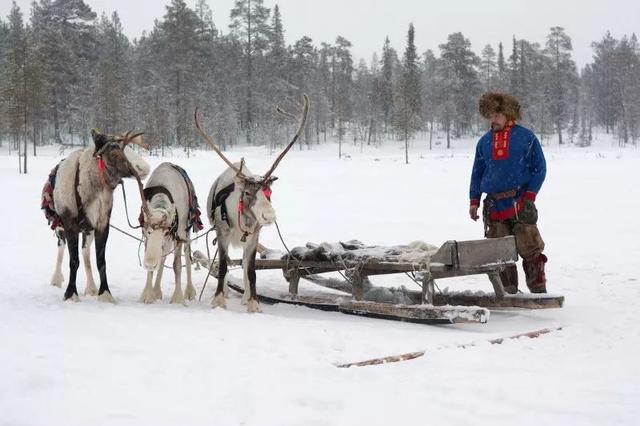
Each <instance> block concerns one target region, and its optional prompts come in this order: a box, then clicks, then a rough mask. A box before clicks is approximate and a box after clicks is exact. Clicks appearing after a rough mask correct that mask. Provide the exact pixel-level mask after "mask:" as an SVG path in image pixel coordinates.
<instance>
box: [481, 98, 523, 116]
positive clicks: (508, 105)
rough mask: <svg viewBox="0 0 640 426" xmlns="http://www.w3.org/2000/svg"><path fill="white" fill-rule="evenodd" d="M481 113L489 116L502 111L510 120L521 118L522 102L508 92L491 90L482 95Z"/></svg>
mask: <svg viewBox="0 0 640 426" xmlns="http://www.w3.org/2000/svg"><path fill="white" fill-rule="evenodd" d="M478 110H479V111H480V115H482V116H483V117H484V118H487V119H488V118H489V116H490V115H491V114H492V113H494V112H495V113H502V114H504V115H505V116H506V117H507V118H508V119H509V120H520V118H521V114H520V102H518V100H517V99H516V98H514V97H513V96H511V95H508V94H506V93H497V92H489V93H485V94H484V95H482V96H481V97H480V102H479V103H478Z"/></svg>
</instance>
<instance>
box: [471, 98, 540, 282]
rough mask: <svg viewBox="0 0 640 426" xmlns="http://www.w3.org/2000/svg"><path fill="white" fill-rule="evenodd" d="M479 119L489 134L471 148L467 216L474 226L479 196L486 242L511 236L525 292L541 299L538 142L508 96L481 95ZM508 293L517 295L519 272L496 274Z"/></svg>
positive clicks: (510, 269)
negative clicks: (488, 126) (527, 289)
mask: <svg viewBox="0 0 640 426" xmlns="http://www.w3.org/2000/svg"><path fill="white" fill-rule="evenodd" d="M479 110H480V114H481V115H482V116H483V117H484V118H486V119H487V120H488V121H489V124H490V126H491V130H489V131H488V132H487V133H486V134H485V135H484V136H483V137H482V138H481V139H480V140H479V141H478V145H477V147H476V155H475V160H474V162H473V170H472V172H471V186H470V190H469V197H470V199H471V202H470V207H469V216H470V217H471V219H473V220H478V218H479V216H478V207H479V206H480V197H481V195H482V193H486V194H487V196H486V197H485V199H484V201H483V208H482V213H483V214H482V219H483V221H484V227H485V237H487V238H498V237H504V236H507V235H513V236H515V238H516V247H517V250H518V254H519V255H520V257H522V259H523V261H522V266H523V268H524V272H525V275H526V280H527V287H529V290H530V291H531V292H532V293H546V292H547V289H546V282H547V280H546V277H545V273H544V265H545V263H546V262H547V257H546V256H545V255H544V254H542V251H543V250H544V241H543V240H542V237H541V236H540V232H539V231H538V227H537V226H536V223H537V221H538V211H537V209H536V206H535V204H534V201H535V200H536V194H537V193H538V191H540V187H541V186H542V183H543V182H544V178H545V175H546V170H547V169H546V162H545V159H544V154H543V153H542V147H541V146H540V142H539V141H538V138H537V137H536V136H535V135H534V134H533V132H531V131H530V130H529V129H526V128H524V127H522V126H520V125H518V124H516V120H519V119H520V104H519V103H518V101H517V100H516V99H515V98H514V97H513V96H510V95H508V94H503V93H486V94H484V95H482V97H481V98H480V102H479ZM500 278H501V279H502V283H503V285H504V289H505V291H506V292H507V293H512V294H513V293H516V292H517V291H518V270H517V268H516V266H515V265H512V266H509V267H507V268H506V269H505V270H504V271H503V272H501V273H500Z"/></svg>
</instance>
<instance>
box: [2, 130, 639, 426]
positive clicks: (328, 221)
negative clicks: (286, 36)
mask: <svg viewBox="0 0 640 426" xmlns="http://www.w3.org/2000/svg"><path fill="white" fill-rule="evenodd" d="M399 145H400V144H392V143H389V144H387V145H385V146H384V147H383V148H379V149H376V148H369V149H365V151H364V152H360V148H359V147H355V146H351V145H347V146H346V147H345V151H346V152H347V153H348V154H349V155H350V158H349V159H345V160H342V161H340V160H338V159H337V146H335V145H332V144H327V145H324V146H321V147H318V148H317V149H314V150H313V151H306V150H305V151H298V150H294V151H292V152H291V154H290V155H289V156H288V157H287V158H286V160H285V161H284V162H283V163H282V165H281V166H280V168H279V170H278V172H277V175H278V176H280V180H279V181H278V182H276V184H275V185H274V188H273V189H274V192H273V201H274V205H275V207H276V210H277V213H278V217H279V223H280V226H281V229H282V232H283V233H284V236H285V238H286V240H287V243H288V244H289V245H290V246H295V245H302V244H304V243H306V242H307V241H315V242H321V241H338V240H347V239H354V238H355V239H360V240H362V241H364V242H366V243H372V244H399V243H408V242H410V241H413V240H424V241H427V242H430V243H433V244H441V243H442V242H443V241H445V240H447V239H459V240H464V239H476V238H480V237H481V235H482V229H481V228H482V227H481V225H480V224H479V223H474V222H472V221H470V220H469V219H468V216H467V210H468V199H467V193H468V192H467V188H468V179H469V172H470V168H471V162H472V153H473V150H472V145H473V141H466V142H465V143H462V142H455V145H456V149H452V150H449V151H447V150H444V149H442V147H441V146H437V147H436V148H437V149H435V150H434V151H431V152H429V151H427V150H425V149H423V148H421V147H420V146H421V145H422V146H424V145H425V142H415V143H414V147H413V148H412V152H411V164H409V165H408V166H407V165H405V164H403V163H404V156H403V151H402V150H401V148H400V147H399ZM545 151H546V155H547V162H548V169H549V172H548V176H547V182H546V184H545V186H544V187H543V190H542V191H541V193H540V196H539V200H538V208H539V210H540V212H541V217H540V229H541V232H542V235H543V237H544V239H545V240H546V242H547V250H546V253H547V255H548V257H549V263H548V277H549V284H548V287H549V289H550V290H551V291H552V292H554V293H561V294H564V295H565V296H566V306H565V307H564V308H563V309H561V310H551V311H538V312H526V311H517V312H503V313H493V314H492V316H491V318H490V320H489V323H487V324H484V325H481V324H473V325H457V326H437V327H436V326H424V325H415V324H404V323H396V322H386V321H381V320H372V319H363V318H356V317H349V316H346V315H342V314H339V313H325V312H318V311H313V310H310V309H307V308H302V307H290V306H277V305H276V306H266V305H263V306H262V309H263V311H264V313H262V314H256V315H251V314H247V313H246V312H245V308H244V307H242V306H240V303H239V302H240V301H239V299H238V298H236V297H234V298H232V299H231V300H230V302H229V309H228V310H227V311H222V310H219V309H216V310H213V309H211V308H210V305H209V299H210V298H211V295H212V291H213V286H211V285H210V286H209V287H208V289H207V291H206V292H205V297H206V299H207V301H205V300H204V298H203V302H201V303H198V302H193V303H191V304H190V306H189V307H183V306H173V305H170V304H169V303H168V297H167V296H169V297H170V294H171V292H172V291H173V284H172V276H171V274H170V271H169V270H167V272H166V273H165V280H164V283H165V284H164V287H163V290H164V295H165V299H164V300H162V301H161V302H158V303H156V304H155V305H142V304H139V303H137V302H136V301H137V299H138V296H139V294H140V292H141V291H142V288H143V286H144V278H145V273H144V271H143V270H142V269H141V268H140V267H139V266H138V260H137V255H136V251H137V247H138V246H137V243H136V242H134V241H132V240H130V239H127V238H126V237H123V236H122V235H120V234H118V233H116V232H112V234H111V237H110V240H109V246H108V253H107V265H108V273H109V279H110V283H111V284H110V285H111V289H112V292H113V294H114V296H115V297H116V298H117V300H118V303H117V304H116V305H107V304H102V303H99V302H97V301H96V300H95V299H93V298H89V297H82V301H81V302H80V303H64V302H62V293H63V290H60V289H57V288H54V287H51V286H49V285H48V282H49V278H50V275H51V272H52V270H53V263H54V255H55V239H54V238H53V236H52V233H51V231H49V229H48V228H47V226H46V223H45V219H44V217H43V215H42V213H41V211H40V210H39V203H40V191H41V188H42V185H43V183H44V181H45V179H46V176H47V174H48V172H49V170H50V169H51V167H53V165H54V164H55V163H56V162H57V159H58V155H57V152H56V151H50V152H48V153H47V152H43V153H42V154H41V155H39V156H38V157H37V158H35V159H32V158H31V157H30V158H29V161H30V165H29V174H28V175H27V176H24V175H18V174H17V161H16V158H15V156H12V157H9V156H7V153H6V151H3V153H2V154H3V155H1V156H0V199H1V200H2V204H3V205H2V209H1V210H0V223H2V224H4V228H3V232H2V238H1V239H0V253H2V254H3V255H4V256H3V257H2V259H1V260H0V267H1V270H2V274H1V275H0V342H2V344H1V346H0V425H12V426H13V425H16V426H17V425H92V426H99V425H151V424H153V425H165V424H166V425H174V424H185V425H240V424H242V425H359V424H367V425H392V424H398V425H401V424H415V421H417V420H420V421H421V422H422V423H431V422H434V421H437V422H438V423H441V424H447V425H468V424H470V423H472V422H473V423H476V424H488V423H489V422H491V423H492V424H494V425H503V424H504V425H514V424H518V425H540V424H549V425H551V424H553V425H603V424H607V425H614V424H629V425H631V424H638V423H639V422H640V366H639V363H638V361H637V354H638V353H639V352H640V334H639V333H638V325H637V317H638V314H637V310H638V305H639V302H638V300H639V299H640V291H639V285H640V267H639V266H638V265H639V264H640V263H639V261H638V259H640V242H639V237H640V224H639V221H638V212H639V211H640V199H639V197H638V184H639V182H640V150H637V149H620V148H617V147H614V144H613V143H612V142H611V141H610V140H609V139H607V138H605V137H604V136H600V140H599V141H597V144H596V146H594V147H592V148H587V149H579V148H565V147H558V146H547V147H545ZM229 156H230V157H231V158H233V159H238V158H239V157H240V156H244V157H246V159H247V164H248V166H249V167H250V168H251V169H252V170H253V171H264V170H266V168H267V167H268V166H269V164H270V162H271V161H272V160H273V157H269V156H268V155H267V154H266V151H265V150H264V149H242V150H237V151H232V152H230V153H229ZM150 161H151V162H152V164H153V165H157V164H158V163H159V162H160V161H161V159H159V158H151V159H150ZM174 161H175V162H177V163H178V164H180V165H182V166H183V167H184V168H185V169H186V170H187V171H188V172H189V173H190V174H191V176H192V178H193V180H194V183H195V186H196V189H197V191H198V195H199V197H200V200H201V203H204V201H205V199H206V194H207V191H208V188H209V185H210V184H211V183H212V182H213V180H214V178H215V176H216V175H217V174H218V173H220V172H221V170H222V162H221V161H220V160H219V159H217V158H216V157H215V156H214V154H213V153H211V152H197V153H196V155H195V156H194V157H192V158H191V159H186V158H184V157H182V156H181V157H176V158H174ZM127 185H128V186H127V188H128V191H129V194H131V195H130V197H129V199H130V200H131V199H132V198H135V197H134V195H133V194H135V192H134V188H135V187H134V186H133V183H132V182H128V184H127ZM130 202H131V203H134V202H135V201H130ZM131 216H132V219H133V218H134V216H137V211H136V214H133V213H132V214H131ZM112 222H113V223H114V224H117V225H125V224H126V221H125V218H124V211H123V203H122V199H121V197H120V194H119V193H118V195H117V197H116V205H115V208H114V213H113V218H112ZM263 243H264V244H265V245H267V246H269V247H274V248H279V247H280V243H279V240H278V237H277V234H276V232H275V228H274V229H266V230H265V231H264V233H263ZM195 248H196V249H200V250H204V249H205V246H204V241H201V242H198V243H197V244H196V247H195ZM67 260H68V258H67V257H65V265H66V264H67ZM65 269H66V268H65ZM234 273H235V274H236V275H237V271H236V272H234ZM521 275H522V273H521ZM65 276H67V272H65ZM204 276H205V273H204V272H203V271H199V272H196V273H195V278H194V279H195V284H196V287H197V288H198V290H199V289H200V286H201V284H202V281H203V280H204ZM385 282H388V283H391V284H409V283H407V282H406V281H404V280H401V279H400V278H392V277H390V278H388V279H387V280H386V281H385ZM439 284H440V286H441V287H447V286H448V287H450V288H455V289H462V288H469V289H480V290H487V291H489V290H490V289H491V286H490V284H489V281H488V280H487V279H486V278H485V277H467V278H464V279H458V280H454V281H449V280H447V281H441V282H440V283H439ZM302 285H305V284H302ZM258 286H272V287H277V286H281V288H285V287H284V284H282V282H281V278H280V276H279V274H277V273H273V274H270V273H264V272H259V273H258ZM79 289H80V291H81V292H82V291H83V290H84V274H83V272H82V268H81V269H80V271H79ZM558 326H562V327H563V330H562V331H560V332H556V333H553V334H550V335H546V336H543V337H540V338H538V339H520V340H514V341H507V342H506V343H504V344H503V345H489V344H487V343H484V344H483V343H482V342H485V341H486V340H488V339H491V338H495V337H502V336H510V335H513V334H518V333H521V332H524V331H530V330H535V329H540V328H544V327H558ZM634 330H635V331H634ZM471 342H476V343H478V345H477V346H475V347H472V348H467V349H457V348H455V346H456V345H457V344H462V343H471ZM416 350H426V351H427V354H426V355H425V356H424V357H422V358H419V359H417V360H413V361H408V362H403V363H397V364H388V365H384V366H375V367H364V368H352V369H338V368H336V367H335V366H334V363H337V362H350V361H359V360H363V359H367V358H372V357H380V356H385V355H393V354H399V353H403V352H410V351H416ZM409 422H411V423H409Z"/></svg>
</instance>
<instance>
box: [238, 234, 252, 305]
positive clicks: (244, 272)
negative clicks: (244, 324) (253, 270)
mask: <svg viewBox="0 0 640 426" xmlns="http://www.w3.org/2000/svg"><path fill="white" fill-rule="evenodd" d="M247 257H248V254H247V249H246V247H245V248H244V249H243V250H242V284H243V285H244V293H242V300H241V301H240V304H242V305H247V304H248V303H249V299H250V296H251V289H250V285H249V275H248V271H249V270H248V268H249V267H248V265H247V263H248V261H247Z"/></svg>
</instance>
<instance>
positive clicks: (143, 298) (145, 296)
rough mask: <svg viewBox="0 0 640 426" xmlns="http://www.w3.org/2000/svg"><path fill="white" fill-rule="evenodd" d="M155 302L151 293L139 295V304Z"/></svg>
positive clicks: (146, 292)
mask: <svg viewBox="0 0 640 426" xmlns="http://www.w3.org/2000/svg"><path fill="white" fill-rule="evenodd" d="M155 301H156V298H155V296H154V295H153V292H152V291H146V290H145V291H143V292H142V294H141V295H140V299H138V302H139V303H147V304H149V303H153V302H155Z"/></svg>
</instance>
